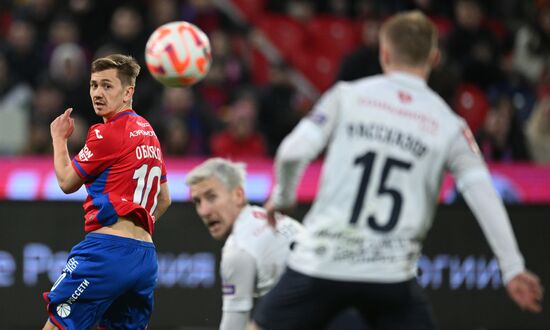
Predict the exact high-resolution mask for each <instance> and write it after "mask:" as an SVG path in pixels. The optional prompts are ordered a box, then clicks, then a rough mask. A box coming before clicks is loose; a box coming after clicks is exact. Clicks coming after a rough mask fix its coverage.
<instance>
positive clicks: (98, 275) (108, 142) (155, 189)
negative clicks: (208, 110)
mask: <svg viewBox="0 0 550 330" xmlns="http://www.w3.org/2000/svg"><path fill="white" fill-rule="evenodd" d="M139 71H140V66H139V65H138V64H137V62H136V61H135V60H134V59H133V58H132V57H130V56H125V55H119V54H114V55H110V56H107V57H104V58H99V59H97V60H95V61H94V62H93V63H92V67H91V72H92V74H91V79H90V97H91V100H92V103H93V107H94V111H95V113H96V114H97V115H98V116H100V117H102V118H103V123H102V124H96V125H93V126H92V127H91V128H90V129H89V131H88V137H87V139H86V144H85V145H84V147H83V148H82V150H81V151H80V152H79V154H78V155H77V156H76V157H74V158H73V159H72V161H71V159H70V157H69V153H68V150H67V139H68V138H69V137H70V136H71V134H72V132H73V129H74V121H73V119H72V118H71V117H70V116H71V112H72V109H71V108H69V109H67V110H66V111H65V112H64V113H63V114H62V115H60V116H59V117H57V118H56V119H55V120H54V121H53V122H52V123H51V126H50V130H51V136H52V140H53V149H54V167H55V173H56V176H57V181H58V183H59V187H60V188H61V189H62V190H63V192H65V193H67V194H69V193H72V192H75V191H77V190H78V189H79V188H80V187H81V186H82V185H83V184H85V185H86V190H87V192H88V197H87V198H86V201H85V202H84V211H85V223H84V230H85V231H86V232H87V233H88V234H87V235H86V238H85V239H84V240H83V241H82V242H80V243H79V244H77V245H76V246H74V247H73V249H72V250H71V252H70V254H69V258H68V261H67V265H66V266H65V268H64V269H63V271H62V273H61V276H60V277H59V278H58V280H57V281H56V282H55V283H54V285H53V287H52V288H51V290H50V291H49V292H46V293H44V299H45V300H46V301H47V302H48V307H47V310H48V313H49V315H50V317H49V319H48V321H47V322H46V324H45V326H44V329H48V330H49V329H88V328H89V327H90V326H92V325H94V324H96V323H99V326H100V328H107V329H111V328H113V329H114V328H116V329H145V328H146V327H147V324H148V322H149V318H150V316H151V312H152V309H153V289H154V287H155V284H156V279H157V270H158V266H157V259H156V252H155V247H154V245H153V240H152V237H151V236H152V234H153V228H154V223H155V221H156V220H158V219H159V217H160V216H161V215H162V214H163V213H164V212H165V211H166V209H167V208H168V206H169V205H170V203H171V201H170V196H169V191H168V185H167V182H166V167H165V164H164V159H163V156H162V153H161V149H160V144H159V141H158V138H157V136H156V134H155V132H154V130H153V129H152V127H151V125H150V124H149V123H148V122H147V120H145V119H144V118H143V117H141V116H139V115H138V114H136V113H135V112H134V110H132V96H133V95H134V91H135V81H136V77H137V75H138V74H139Z"/></svg>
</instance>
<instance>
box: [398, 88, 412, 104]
mask: <svg viewBox="0 0 550 330" xmlns="http://www.w3.org/2000/svg"><path fill="white" fill-rule="evenodd" d="M397 95H398V96H399V101H401V102H403V103H410V102H411V101H412V96H411V94H409V93H407V92H405V91H399V92H397Z"/></svg>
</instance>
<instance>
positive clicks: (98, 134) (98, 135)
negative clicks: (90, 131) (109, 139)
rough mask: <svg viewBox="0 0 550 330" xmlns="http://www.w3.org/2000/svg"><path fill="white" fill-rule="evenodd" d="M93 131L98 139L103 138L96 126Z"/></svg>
mask: <svg viewBox="0 0 550 330" xmlns="http://www.w3.org/2000/svg"><path fill="white" fill-rule="evenodd" d="M94 132H95V136H96V137H97V138H98V139H103V135H101V132H100V131H99V130H98V129H97V128H96V129H94Z"/></svg>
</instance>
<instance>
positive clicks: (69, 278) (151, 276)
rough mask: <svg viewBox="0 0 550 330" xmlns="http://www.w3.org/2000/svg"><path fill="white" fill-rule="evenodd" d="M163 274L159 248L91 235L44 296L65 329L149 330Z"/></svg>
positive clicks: (54, 318) (52, 316)
mask: <svg viewBox="0 0 550 330" xmlns="http://www.w3.org/2000/svg"><path fill="white" fill-rule="evenodd" d="M157 271H158V265H157V255H156V252H155V246H154V244H153V243H148V242H142V241H138V240H134V239H130V238H124V237H119V236H113V235H105V234H97V233H90V234H88V235H86V238H85V239H84V240H83V241H82V242H80V243H78V244H77V245H76V246H74V247H73V249H72V250H71V252H70V254H69V258H68V261H67V264H66V265H65V268H63V271H62V273H61V276H60V277H59V278H58V279H57V281H56V282H55V283H54V285H53V286H52V288H51V289H50V291H49V292H45V293H44V294H43V297H44V299H45V300H46V301H47V302H48V306H47V309H48V312H49V314H50V321H51V322H53V323H54V324H55V325H56V326H57V327H58V328H60V329H89V328H90V327H91V326H93V325H94V324H99V326H100V327H104V328H108V329H145V328H146V327H147V323H148V322H149V319H150V317H151V313H152V311H153V290H154V288H155V285H156V281H157Z"/></svg>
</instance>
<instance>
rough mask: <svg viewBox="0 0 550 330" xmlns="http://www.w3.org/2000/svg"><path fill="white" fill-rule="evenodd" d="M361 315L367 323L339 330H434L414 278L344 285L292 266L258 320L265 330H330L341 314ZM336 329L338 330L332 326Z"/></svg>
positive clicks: (260, 308) (264, 302) (259, 310)
mask: <svg viewBox="0 0 550 330" xmlns="http://www.w3.org/2000/svg"><path fill="white" fill-rule="evenodd" d="M350 310H351V311H356V312H358V316H359V315H360V316H361V319H362V320H361V321H362V322H356V324H350V322H349V319H348V321H347V324H348V325H346V326H339V327H338V329H358V327H359V329H363V328H364V327H365V324H359V323H366V326H367V328H368V329H369V330H377V329H385V330H405V329H407V330H408V329H415V330H433V329H435V328H436V326H435V322H434V318H433V314H432V311H431V307H430V305H429V303H428V300H427V298H426V296H425V295H424V293H423V291H422V290H421V288H420V287H419V285H418V284H417V283H416V280H414V279H413V280H410V281H406V282H400V283H367V282H345V281H333V280H326V279H320V278H314V277H310V276H306V275H304V274H301V273H298V272H296V271H294V270H292V269H289V268H287V270H286V271H285V273H284V274H283V276H282V277H281V279H280V281H279V283H277V285H276V286H275V287H274V288H273V289H272V290H271V291H270V292H269V293H268V294H267V295H266V296H265V297H264V298H262V300H261V301H260V302H259V305H258V307H257V309H256V312H255V314H254V321H255V322H256V324H258V325H259V326H260V327H261V328H262V329H264V330H319V329H326V328H327V326H328V325H329V324H330V322H331V321H333V320H334V319H335V317H337V316H338V315H341V313H342V312H347V311H350ZM331 329H333V327H331Z"/></svg>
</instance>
